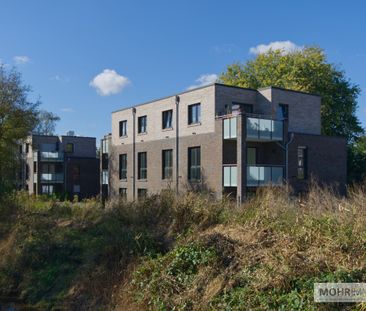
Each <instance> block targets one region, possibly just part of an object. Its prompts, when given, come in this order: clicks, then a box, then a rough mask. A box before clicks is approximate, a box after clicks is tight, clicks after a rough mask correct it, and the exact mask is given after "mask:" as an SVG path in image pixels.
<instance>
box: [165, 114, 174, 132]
mask: <svg viewBox="0 0 366 311" xmlns="http://www.w3.org/2000/svg"><path fill="white" fill-rule="evenodd" d="M172 127H173V110H167V111H163V129H171V128H172Z"/></svg>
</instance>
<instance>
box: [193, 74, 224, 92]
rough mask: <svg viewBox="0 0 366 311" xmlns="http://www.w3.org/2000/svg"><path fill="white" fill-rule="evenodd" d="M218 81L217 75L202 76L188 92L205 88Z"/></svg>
mask: <svg viewBox="0 0 366 311" xmlns="http://www.w3.org/2000/svg"><path fill="white" fill-rule="evenodd" d="M217 79H218V76H217V74H214V73H211V74H204V75H201V76H200V77H199V78H198V79H196V81H195V82H196V84H194V85H191V86H189V87H188V88H187V90H192V89H195V88H197V87H201V86H205V85H208V84H211V83H214V82H216V81H217Z"/></svg>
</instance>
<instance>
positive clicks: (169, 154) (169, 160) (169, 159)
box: [163, 149, 173, 179]
mask: <svg viewBox="0 0 366 311" xmlns="http://www.w3.org/2000/svg"><path fill="white" fill-rule="evenodd" d="M172 175H173V150H172V149H168V150H163V179H169V178H172Z"/></svg>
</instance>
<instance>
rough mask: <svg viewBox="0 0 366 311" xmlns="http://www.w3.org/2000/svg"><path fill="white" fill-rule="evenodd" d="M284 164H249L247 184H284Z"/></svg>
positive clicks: (250, 185)
mask: <svg viewBox="0 0 366 311" xmlns="http://www.w3.org/2000/svg"><path fill="white" fill-rule="evenodd" d="M283 170H284V167H283V166H247V186H248V187H259V186H264V185H268V184H272V185H282V184H283Z"/></svg>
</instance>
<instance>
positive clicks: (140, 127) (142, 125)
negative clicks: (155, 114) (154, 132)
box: [137, 115, 147, 134]
mask: <svg viewBox="0 0 366 311" xmlns="http://www.w3.org/2000/svg"><path fill="white" fill-rule="evenodd" d="M142 120H145V121H144V122H142ZM137 133H138V134H145V133H147V115H144V116H140V117H138V118H137Z"/></svg>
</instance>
